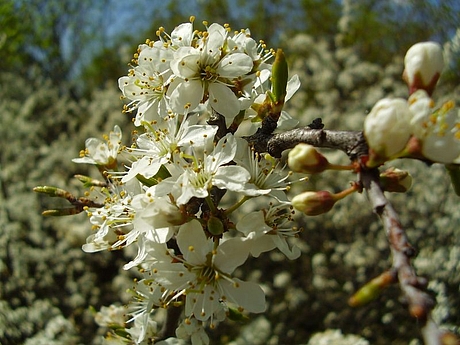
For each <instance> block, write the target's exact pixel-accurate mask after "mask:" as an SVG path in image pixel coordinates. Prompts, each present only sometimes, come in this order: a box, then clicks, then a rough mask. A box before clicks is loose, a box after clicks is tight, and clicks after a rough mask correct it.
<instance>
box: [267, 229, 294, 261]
mask: <svg viewBox="0 0 460 345" xmlns="http://www.w3.org/2000/svg"><path fill="white" fill-rule="evenodd" d="M267 236H272V237H273V242H274V243H275V244H276V246H277V247H278V249H279V250H280V251H281V252H282V253H283V254H284V255H286V257H287V258H288V259H289V260H295V259H297V258H298V257H299V256H300V254H301V252H300V249H299V248H298V247H296V246H292V249H291V248H289V244H288V243H287V239H286V238H284V237H281V236H276V235H267Z"/></svg>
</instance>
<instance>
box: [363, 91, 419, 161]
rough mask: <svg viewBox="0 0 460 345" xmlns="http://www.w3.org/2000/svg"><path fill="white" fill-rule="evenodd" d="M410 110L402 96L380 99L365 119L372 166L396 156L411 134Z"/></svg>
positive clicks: (365, 130)
mask: <svg viewBox="0 0 460 345" xmlns="http://www.w3.org/2000/svg"><path fill="white" fill-rule="evenodd" d="M410 115H411V113H410V110H409V105H408V104H407V101H406V100H404V99H402V98H395V99H390V98H384V99H381V100H380V101H378V102H377V103H376V104H375V106H374V107H373V108H372V110H371V112H370V113H369V115H367V117H366V119H365V120H364V135H365V137H366V141H367V144H368V145H369V149H370V162H369V164H370V165H371V166H377V165H379V164H380V163H383V162H385V161H386V160H388V159H389V158H391V157H394V156H396V155H397V154H398V153H400V152H401V151H402V150H403V149H404V148H405V146H406V144H407V141H408V140H409V137H410V135H411V128H410Z"/></svg>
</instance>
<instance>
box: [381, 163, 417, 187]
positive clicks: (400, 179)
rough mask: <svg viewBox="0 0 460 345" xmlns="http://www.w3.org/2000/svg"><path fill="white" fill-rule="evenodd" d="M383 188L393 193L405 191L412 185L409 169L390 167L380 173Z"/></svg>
mask: <svg viewBox="0 0 460 345" xmlns="http://www.w3.org/2000/svg"><path fill="white" fill-rule="evenodd" d="M380 183H381V185H382V187H383V190H385V191H387V192H393V193H405V192H407V191H408V190H409V189H410V187H411V186H412V176H411V175H410V174H409V172H408V171H403V170H399V169H396V168H390V169H388V170H386V171H384V172H383V173H381V174H380Z"/></svg>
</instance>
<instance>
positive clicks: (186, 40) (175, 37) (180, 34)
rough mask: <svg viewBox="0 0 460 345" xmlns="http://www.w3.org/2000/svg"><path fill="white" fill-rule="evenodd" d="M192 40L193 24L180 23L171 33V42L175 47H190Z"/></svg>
mask: <svg viewBox="0 0 460 345" xmlns="http://www.w3.org/2000/svg"><path fill="white" fill-rule="evenodd" d="M192 38H193V24H192V23H182V24H180V25H179V26H177V27H176V28H175V29H174V30H173V31H172V32H171V41H172V43H173V45H175V46H187V45H190V44H191V42H192Z"/></svg>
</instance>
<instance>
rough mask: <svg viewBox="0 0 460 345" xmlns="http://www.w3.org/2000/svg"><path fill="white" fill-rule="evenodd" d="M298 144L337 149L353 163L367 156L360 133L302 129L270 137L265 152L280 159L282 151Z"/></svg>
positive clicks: (364, 142)
mask: <svg viewBox="0 0 460 345" xmlns="http://www.w3.org/2000/svg"><path fill="white" fill-rule="evenodd" d="M299 143H305V144H310V145H313V146H315V147H324V148H332V149H336V150H337V149H338V150H341V151H343V152H345V153H346V154H347V155H348V156H349V157H350V159H351V160H353V161H354V160H356V159H357V158H358V157H359V156H362V155H364V154H366V155H367V150H368V149H367V144H366V141H365V139H364V135H363V133H362V132H356V131H333V130H327V129H312V128H310V127H304V128H296V129H293V130H290V131H287V132H284V133H278V134H274V135H272V136H271V137H270V138H269V139H268V140H267V151H268V153H270V154H271V155H272V156H274V157H280V156H281V153H282V152H283V151H284V150H287V149H291V148H293V147H295V146H296V145H297V144H299Z"/></svg>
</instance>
